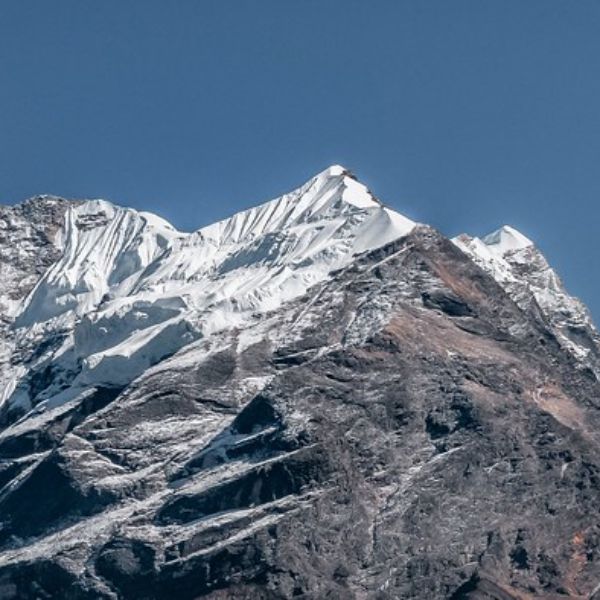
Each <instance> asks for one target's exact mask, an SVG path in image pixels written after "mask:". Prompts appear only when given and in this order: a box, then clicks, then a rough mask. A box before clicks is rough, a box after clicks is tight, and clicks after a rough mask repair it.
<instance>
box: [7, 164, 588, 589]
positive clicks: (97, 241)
mask: <svg viewBox="0 0 600 600" xmlns="http://www.w3.org/2000/svg"><path fill="white" fill-rule="evenodd" d="M0 256H1V257H2V262H1V264H0V273H1V274H2V282H3V287H2V289H1V290H0V306H1V307H2V321H1V325H0V394H1V395H0V398H1V401H2V403H1V405H0V423H1V429H0V598H7V599H11V598H77V599H78V598H90V599H91V598H103V599H104V598H105V599H118V598H136V599H137V598H139V599H146V598H147V599H150V598H156V599H168V598H189V599H193V598H201V597H207V598H215V599H218V598H237V599H245V598H247V599H260V598H264V599H271V598H273V599H275V598H292V597H297V598H306V599H312V598H314V599H320V598H333V599H335V598H339V599H348V598H355V599H370V598H377V599H392V598H419V599H420V598H427V599H429V598H432V599H436V598H440V599H451V600H461V599H496V600H525V599H529V598H548V599H550V598H555V599H556V598H564V597H571V598H596V599H597V598H600V592H599V591H598V590H600V556H599V552H600V525H599V524H598V519H597V515H598V514H599V511H600V495H599V492H600V433H599V432H600V410H599V409H600V384H599V383H598V379H597V375H598V373H599V363H598V356H599V354H598V353H599V344H598V334H597V332H596V330H595V328H594V326H593V324H592V321H591V318H590V316H589V314H588V312H587V310H586V309H585V307H584V306H583V305H582V304H581V303H580V302H579V301H578V300H576V299H574V298H572V297H570V296H569V295H568V294H567V292H566V291H565V289H564V286H563V285H562V283H561V282H560V280H559V278H558V276H557V275H556V273H554V271H553V270H552V269H551V267H550V266H549V265H548V263H547V261H546V260H545V259H544V257H543V256H542V254H541V253H540V252H539V250H537V249H536V248H535V246H534V245H533V244H532V243H531V242H530V241H529V240H528V239H527V238H525V237H524V236H522V235H521V234H519V233H518V232H516V231H515V230H514V229H512V228H509V227H504V228H502V229H500V230H499V231H497V232H495V233H494V234H492V235H490V236H487V237H485V238H483V239H481V240H480V239H478V238H473V237H470V236H466V235H463V236H459V238H456V239H455V240H449V239H447V238H445V237H444V236H443V235H442V234H440V233H439V232H437V231H435V230H434V229H432V228H430V227H428V226H426V225H421V224H417V223H414V222H412V221H410V220H408V219H406V218H404V217H403V216H401V215H399V214H398V213H395V212H394V211H392V210H391V209H389V208H387V207H386V206H384V205H382V204H381V203H380V202H379V201H378V200H376V199H375V198H374V197H373V196H372V195H371V194H370V192H369V191H368V190H367V189H366V188H365V187H364V186H362V185H361V184H360V183H359V182H358V181H356V180H355V179H354V178H353V176H352V175H351V174H350V173H349V172H347V171H345V170H344V169H343V168H341V167H331V168H330V169H328V170H326V171H324V172H323V173H321V174H319V175H317V176H316V177H314V178H313V179H311V180H310V181H309V182H308V183H307V184H306V185H304V186H302V187H301V188H299V189H298V190H296V191H294V192H292V193H290V194H287V195H285V196H282V197H281V198H277V199H275V200H273V201H271V202H267V203H266V204H263V205H261V206H258V207H257V208H254V209H250V210H248V211H244V212H242V213H239V214H237V215H235V216H233V217H231V218H230V219H226V220H224V221H221V222H219V223H216V224H214V225H211V226H209V227H206V228H203V229H201V230H199V231H196V232H194V233H191V234H187V233H181V232H178V231H176V230H175V229H173V228H172V227H171V226H170V225H169V224H168V223H166V222H164V221H163V220H161V219H159V218H158V217H156V216H153V215H150V214H148V213H138V212H136V211H133V210H130V209H123V208H119V207H116V206H114V205H112V204H110V203H108V202H104V201H99V200H98V201H88V202H73V201H66V200H61V199H57V198H53V197H38V198H34V199H32V200H30V201H28V202H26V203H24V204H22V205H20V206H17V207H14V208H2V209H0Z"/></svg>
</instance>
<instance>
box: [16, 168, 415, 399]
mask: <svg viewBox="0 0 600 600" xmlns="http://www.w3.org/2000/svg"><path fill="white" fill-rule="evenodd" d="M414 226H415V223H414V222H412V221H411V220H409V219H407V218H405V217H403V216H402V215H400V214H398V213H396V212H394V211H392V210H390V209H389V208H387V207H385V206H383V205H382V204H381V203H380V202H379V201H378V200H376V199H375V198H374V197H373V196H372V195H371V193H370V192H369V191H368V190H367V188H366V187H365V186H363V185H362V184H360V183H359V182H358V181H356V180H355V179H354V178H353V177H352V176H350V174H349V173H348V172H347V171H346V170H345V169H344V168H343V167H340V166H333V167H330V168H329V169H327V170H325V171H323V172H322V173H320V174H319V175H317V176H316V177H314V178H312V179H311V180H310V181H308V182H307V183H306V184H305V185H304V186H302V187H301V188H299V189H297V190H295V191H293V192H291V193H289V194H286V195H284V196H281V197H280V198H276V199H275V200H272V201H270V202H266V203H265V204H262V205H260V206H257V207H255V208H252V209H249V210H246V211H242V212H240V213H238V214H236V215H234V216H232V217H230V218H228V219H225V220H222V221H219V222H217V223H214V224H212V225H209V226H208V227H204V228H202V229H200V230H198V231H196V232H194V233H191V234H187V233H181V232H178V231H176V230H175V229H174V228H173V227H172V226H171V225H169V224H168V223H167V222H165V221H163V220H162V219H160V218H159V217H156V216H154V215H151V214H149V213H138V212H136V211H134V210H130V209H124V208H120V207H117V206H114V205H113V204H111V203H109V202H106V201H103V200H94V201H89V202H86V203H82V204H79V205H73V206H71V207H70V208H69V210H68V212H67V216H66V226H65V235H64V253H63V255H62V257H61V258H60V259H59V260H58V261H57V262H56V263H55V264H54V265H53V266H52V267H51V268H50V269H49V270H48V271H47V272H46V273H45V275H44V276H43V277H42V278H41V280H40V281H39V282H38V284H37V285H36V287H35V288H34V290H33V291H32V292H31V294H30V295H29V297H28V298H27V300H26V301H25V303H24V305H23V307H22V310H21V312H20V314H18V315H17V317H16V320H15V323H14V327H15V331H16V334H17V335H16V337H17V340H18V341H17V343H18V344H20V345H21V346H22V347H27V346H29V347H35V345H36V343H38V341H39V340H40V339H44V338H52V337H53V336H54V337H55V338H56V340H57V341H56V344H55V346H54V347H53V348H52V349H51V351H49V352H46V353H44V354H43V355H42V356H41V357H39V358H37V359H36V360H35V361H34V362H33V363H32V364H31V365H30V366H31V368H33V369H38V370H42V369H43V368H46V367H48V366H49V365H52V368H53V369H62V370H63V371H64V372H65V373H68V374H70V375H68V377H70V378H71V381H70V382H69V383H68V384H69V385H70V386H72V387H73V389H74V392H73V393H76V392H77V388H79V389H81V388H84V387H86V386H92V385H111V386H115V385H125V384H126V383H128V382H129V381H131V380H132V379H134V378H135V377H136V376H137V375H139V374H140V373H142V372H143V371H144V370H146V369H147V368H148V367H149V366H151V365H152V364H155V363H156V362H157V361H159V360H161V359H162V358H164V357H166V356H170V355H172V354H174V353H175V352H177V351H178V350H179V349H180V348H182V347H183V346H185V345H186V344H188V343H190V342H191V341H193V340H196V339H199V338H201V337H205V336H208V335H211V334H212V333H214V332H217V331H221V330H225V329H230V328H233V327H243V326H244V324H245V323H247V322H248V321H249V320H250V319H256V316H257V315H260V314H264V313H267V312H269V311H272V310H276V309H278V308H279V307H280V306H281V305H282V304H283V303H285V302H287V301H289V300H292V299H294V298H297V297H299V296H301V295H302V294H304V293H305V292H306V291H307V290H308V289H309V288H310V287H311V286H313V285H315V284H317V283H319V282H320V281H323V280H324V279H325V278H326V277H328V275H329V273H331V271H333V270H336V269H339V268H341V267H343V266H345V265H347V264H349V263H350V262H351V261H352V260H353V257H354V256H355V255H356V254H357V253H360V252H364V251H367V250H370V249H372V248H376V247H379V246H382V245H384V244H386V243H387V242H390V241H392V240H394V239H396V238H399V237H401V236H403V235H406V234H407V233H409V232H410V231H411V230H412V229H413V227H414ZM15 373H16V372H15ZM15 373H12V374H11V377H12V378H11V379H10V381H11V382H12V383H11V385H10V388H11V389H10V393H7V394H5V396H6V398H7V399H8V401H12V400H14V399H16V398H17V397H19V398H21V399H22V398H23V397H24V396H23V394H25V395H27V394H28V393H29V392H28V391H27V390H26V387H27V386H26V385H25V383H24V375H23V374H22V373H20V374H19V375H15ZM19 381H21V382H23V383H22V384H19ZM65 385H66V384H65ZM59 391H60V390H59V389H48V390H46V391H45V392H43V393H42V394H41V395H39V396H38V398H37V401H39V400H40V399H42V400H43V399H44V397H46V396H48V397H49V396H50V395H52V394H56V393H57V392H59ZM21 402H22V400H21Z"/></svg>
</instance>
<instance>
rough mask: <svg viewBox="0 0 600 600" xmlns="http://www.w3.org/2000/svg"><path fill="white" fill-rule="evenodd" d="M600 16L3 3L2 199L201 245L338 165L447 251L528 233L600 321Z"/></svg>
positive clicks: (586, 11)
mask: <svg viewBox="0 0 600 600" xmlns="http://www.w3.org/2000/svg"><path fill="white" fill-rule="evenodd" d="M599 31H600V2H598V1H597V0H589V1H588V0H577V1H570V2H569V1H568V0H454V1H452V2H449V1H448V0H410V1H409V0H371V1H370V2H367V1H366V0H360V1H359V0H303V1H302V2H293V1H291V0H287V1H286V0H253V1H252V2H250V1H248V0H177V1H176V2H168V1H167V0H160V1H159V0H103V1H102V2H92V1H91V0H53V1H52V2H47V1H44V0H37V1H31V0H4V1H3V2H1V3H0V203H3V204H12V203H15V202H18V201H20V200H22V199H24V198H27V197H29V196H32V195H34V194H41V193H52V194H58V195H64V196H68V197H79V198H81V197H104V198H108V199H111V200H113V201H115V202H117V203H119V204H123V205H128V206H133V207H137V208H142V209H145V210H152V211H154V212H157V213H158V214H160V215H162V216H164V217H165V218H167V219H169V220H170V221H171V222H173V223H174V224H175V225H176V226H177V227H179V228H181V229H186V230H191V229H195V228H197V227H199V226H201V225H204V224H207V223H209V222H211V221H214V220H216V219H218V218H221V217H225V216H227V215H229V214H231V213H233V212H235V211H237V210H240V209H242V208H247V207H249V206H251V205H253V204H256V203H258V202H261V201H263V200H268V199H270V198H271V197H274V196H276V195H279V194H280V193H283V192H285V191H288V190H289V189H291V188H293V187H296V186H297V185H299V184H301V183H303V182H304V181H305V180H306V179H307V178H309V177H310V176H311V175H313V174H315V173H316V172H318V171H321V170H322V169H324V168H325V167H327V166H328V165H330V164H334V163H341V164H343V165H345V166H347V167H349V168H350V169H352V170H353V171H354V172H355V173H356V174H357V175H358V177H359V179H361V180H362V181H363V182H364V183H366V184H367V185H369V187H371V189H372V191H373V192H374V193H375V195H376V196H378V197H379V198H380V199H382V200H383V201H385V202H387V203H388V204H390V205H392V206H393V207H394V208H396V209H397V210H399V211H400V212H402V213H404V214H406V215H407V216H409V217H411V218H413V219H416V220H419V221H422V222H427V223H430V224H432V225H434V226H436V227H438V228H439V229H441V230H442V231H443V232H445V233H447V234H448V235H455V234H457V233H460V232H462V231H469V232H471V233H474V234H484V233H487V232H489V231H491V230H493V229H495V228H497V227H498V226H500V225H502V224H504V223H509V224H512V225H513V226H515V227H517V228H518V229H520V230H521V231H523V233H525V234H526V235H528V236H529V237H531V238H533V239H534V240H535V241H536V242H537V243H538V244H539V246H540V247H541V248H542V250H543V251H544V252H545V253H546V255H547V256H548V257H549V259H550V260H551V262H552V264H553V265H554V266H555V267H556V268H557V269H558V271H559V273H560V274H561V275H562V276H563V278H564V279H565V281H566V283H567V286H568V288H569V290H570V291H571V292H573V293H575V294H577V295H579V296H580V297H582V298H583V299H584V301H585V302H586V303H587V304H588V305H589V306H590V307H591V308H592V310H593V312H594V314H595V315H596V319H597V320H599V319H600V316H599V315H600V295H599V291H600V289H599V288H600V283H598V278H597V276H596V274H597V272H598V262H599V261H598V259H599V257H600V236H599V235H598V226H599V225H600V218H599V217H600V208H599V206H600V204H599V202H598V200H600V168H599V165H600V101H599V100H600V35H599V34H598V32H599Z"/></svg>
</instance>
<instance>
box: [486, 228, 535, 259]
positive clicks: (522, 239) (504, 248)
mask: <svg viewBox="0 0 600 600" xmlns="http://www.w3.org/2000/svg"><path fill="white" fill-rule="evenodd" d="M482 241H483V243H484V244H486V245H487V246H494V250H495V251H496V252H499V253H501V254H505V253H506V252H510V251H514V250H522V249H523V248H528V247H529V246H533V245H534V244H533V242H532V241H531V240H530V239H529V238H528V237H526V236H525V235H523V234H522V233H521V232H520V231H517V230H516V229H515V228H514V227H511V226H510V225H504V226H503V227H501V228H500V229H497V230H496V231H494V232H492V233H490V234H488V235H486V236H485V237H484V238H483V239H482Z"/></svg>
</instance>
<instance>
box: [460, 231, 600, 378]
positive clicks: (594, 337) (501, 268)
mask: <svg viewBox="0 0 600 600" xmlns="http://www.w3.org/2000/svg"><path fill="white" fill-rule="evenodd" d="M453 242H454V243H455V244H456V245H457V246H458V247H459V248H460V249H461V250H463V251H464V252H466V253H467V254H469V256H471V258H473V260H474V261H475V262H476V263H477V264H478V265H479V266H480V267H482V268H483V269H485V270H486V271H487V272H488V273H490V274H491V275H492V277H494V279H495V280H496V281H497V282H498V283H499V284H500V285H501V286H502V287H503V288H504V289H505V290H506V291H507V292H508V293H509V295H510V296H511V297H512V298H513V300H514V301H515V302H516V303H517V304H518V305H519V306H520V307H521V308H523V309H524V310H533V311H535V312H538V313H541V314H542V315H543V316H544V318H546V319H548V321H549V323H550V326H551V327H552V331H553V332H554V334H555V335H556V336H557V338H558V340H559V341H560V342H561V344H563V345H564V347H565V348H567V349H568V350H569V351H570V352H571V353H572V354H573V355H574V356H575V357H576V358H577V359H578V360H579V361H580V362H581V364H582V365H584V366H586V367H589V368H592V369H593V370H594V372H595V373H596V375H598V376H600V356H599V355H598V348H599V347H600V337H599V336H598V332H597V331H596V328H595V326H594V324H593V321H592V318H591V315H590V313H589V311H588V309H587V308H586V306H585V305H584V304H583V302H581V300H579V299H578V298H574V297H573V296H571V295H569V293H568V292H567V291H566V290H565V287H564V285H563V283H562V281H561V279H560V277H559V276H558V275H557V273H556V272H555V271H554V270H553V269H552V268H551V267H550V265H549V264H548V261H547V260H546V259H545V258H544V256H543V255H542V253H541V252H540V251H539V249H538V248H536V247H535V245H534V243H533V242H532V241H531V240H530V239H528V238H527V237H525V236H524V235H523V234H522V233H520V232H518V231H517V230H515V229H514V228H512V227H510V226H508V225H505V226H504V227H502V228H500V229H498V230H497V231H494V232H493V233H490V234H489V235H487V236H485V237H483V238H482V239H479V238H477V237H471V236H469V235H466V234H462V235H459V236H458V237H456V238H454V239H453Z"/></svg>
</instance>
